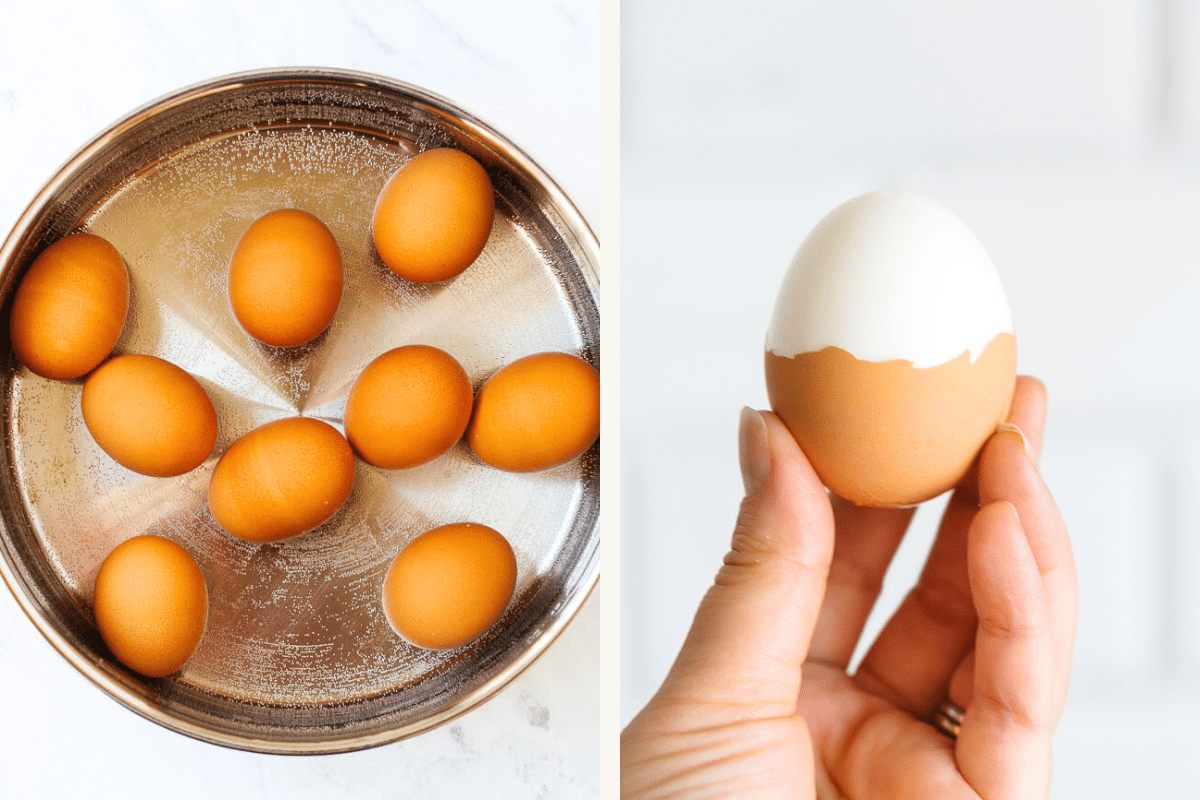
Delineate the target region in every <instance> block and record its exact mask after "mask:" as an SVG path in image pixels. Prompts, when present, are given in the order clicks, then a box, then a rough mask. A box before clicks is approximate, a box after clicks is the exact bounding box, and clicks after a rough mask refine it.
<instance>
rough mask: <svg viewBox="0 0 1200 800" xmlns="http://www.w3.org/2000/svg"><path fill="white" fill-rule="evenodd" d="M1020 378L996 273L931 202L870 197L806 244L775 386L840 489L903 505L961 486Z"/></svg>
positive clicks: (773, 351) (794, 425)
mask: <svg viewBox="0 0 1200 800" xmlns="http://www.w3.org/2000/svg"><path fill="white" fill-rule="evenodd" d="M1015 380H1016V338H1015V335H1014V329H1013V317H1012V312H1011V311H1010V309H1009V305H1008V301H1007V299H1006V297H1005V294H1004V289H1003V287H1002V286H1001V283H1000V278H999V275H998V274H997V272H996V268H995V266H994V265H993V263H992V260H991V258H990V257H989V256H988V254H987V252H986V251H985V250H984V247H983V245H982V244H981V243H980V242H979V240H978V239H977V238H976V237H975V235H974V234H973V233H972V232H971V231H970V230H969V229H968V228H967V227H966V225H964V224H963V223H962V222H961V221H960V220H959V219H958V218H957V217H955V216H954V214H952V213H951V212H950V211H949V210H947V209H946V208H944V207H943V206H941V205H940V204H938V203H937V202H935V201H934V200H931V199H929V198H927V197H924V196H922V195H919V194H915V193H912V192H904V191H877V192H871V193H869V194H865V195H862V196H860V197H857V198H854V199H853V200H850V201H849V202H846V203H844V204H843V205H841V206H838V207H837V208H836V209H834V210H833V211H832V212H830V213H829V215H828V216H826V217H825V218H824V219H823V220H821V221H820V222H819V223H818V224H817V226H816V228H814V229H813V231H812V232H811V233H810V234H809V235H808V237H807V238H806V239H805V240H804V242H803V244H802V245H801V246H800V249H799V251H798V252H797V253H796V256H795V258H794V259H793V260H792V263H791V266H790V267H789V269H788V271H787V273H786V275H785V277H784V279H783V284H782V286H781V288H780V290H779V295H778V298H777V300H776V303H775V311H774V315H773V317H772V320H771V324H770V327H769V329H768V331H767V338H766V382H767V391H768V395H769V397H770V403H771V408H772V409H773V410H774V411H775V412H776V413H777V414H779V416H780V417H781V418H782V419H783V421H784V422H785V423H786V424H787V426H788V428H789V429H790V430H791V432H792V435H793V436H794V437H795V439H796V441H797V442H798V443H799V444H800V446H801V448H802V449H803V451H804V453H805V454H806V455H807V456H808V459H809V461H810V462H811V463H812V466H813V468H814V469H815V470H816V472H817V474H818V476H820V478H821V480H822V481H823V482H824V483H825V485H826V486H827V487H828V488H829V489H830V490H831V491H833V492H834V493H836V494H838V495H840V496H842V497H844V498H846V499H848V500H851V501H853V502H854V503H857V504H859V505H867V506H881V507H895V506H910V505H915V504H917V503H920V502H922V501H924V500H927V499H929V498H931V497H934V496H936V495H938V494H941V493H942V492H944V491H946V490H947V489H949V488H951V487H953V486H954V485H955V484H957V483H958V482H959V481H960V480H961V479H962V478H963V476H964V474H965V473H966V471H967V469H968V467H969V466H970V465H971V463H972V461H973V460H974V459H975V456H976V455H977V454H978V452H979V450H980V448H981V447H982V445H983V443H984V442H985V441H986V440H987V438H988V437H989V436H991V434H992V433H993V432H994V431H995V429H996V426H997V424H998V423H1000V422H1003V421H1004V419H1005V417H1006V416H1007V414H1008V409H1009V406H1010V404H1011V401H1012V392H1013V386H1014V383H1015Z"/></svg>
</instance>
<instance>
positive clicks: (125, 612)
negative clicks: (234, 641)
mask: <svg viewBox="0 0 1200 800" xmlns="http://www.w3.org/2000/svg"><path fill="white" fill-rule="evenodd" d="M92 597H93V600H92V605H93V609H94V611H95V615H96V626H97V627H98V628H99V629H100V636H101V638H103V639H104V643H105V644H106V645H108V649H109V650H111V651H112V654H113V655H114V656H116V658H117V660H118V661H120V662H121V663H122V664H124V665H125V666H127V667H129V668H130V669H132V670H133V671H134V672H138V673H141V674H142V675H146V676H149V677H151V678H161V677H164V676H166V675H170V674H171V673H172V672H175V671H177V670H179V669H180V668H181V667H182V666H183V665H184V664H185V663H187V660H188V659H189V658H191V656H192V653H193V652H195V650H196V647H197V646H198V645H199V644H200V639H201V638H202V637H203V636H204V627H205V625H206V624H207V621H208V587H207V586H206V584H205V582H204V574H203V573H202V572H201V571H200V567H199V565H198V564H196V560H195V559H194V558H192V556H191V554H190V553H188V551H187V550H185V549H184V548H183V547H181V546H180V545H178V544H176V543H175V542H173V541H171V540H170V539H167V538H165V537H162V536H154V535H144V536H135V537H134V538H132V539H128V540H126V541H124V542H122V543H121V544H119V545H117V547H116V548H115V549H114V550H113V551H112V552H111V553H109V555H108V557H107V558H105V559H104V563H103V564H101V565H100V572H99V573H98V574H97V575H96V583H95V588H94V591H93V594H92Z"/></svg>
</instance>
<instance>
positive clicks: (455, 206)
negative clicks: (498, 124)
mask: <svg viewBox="0 0 1200 800" xmlns="http://www.w3.org/2000/svg"><path fill="white" fill-rule="evenodd" d="M495 206H496V198H495V193H494V192H493V191H492V182H491V180H490V179H489V178H488V175H487V172H485V171H484V169H483V167H482V166H480V164H479V162H478V161H476V160H475V159H473V158H471V157H470V156H469V155H467V154H466V153H464V152H462V151H460V150H451V149H448V148H439V149H436V150H426V151H425V152H423V153H419V154H417V155H415V156H413V157H412V158H410V159H409V160H408V161H406V162H405V163H404V165H403V166H402V167H401V168H400V169H399V170H398V171H397V172H396V174H395V175H393V176H392V177H391V179H390V180H389V181H388V182H387V185H385V186H384V187H383V191H382V192H381V193H380V194H379V201H378V202H377V203H376V205H375V214H374V216H373V217H372V219H371V233H372V235H373V236H374V239H375V249H376V250H377V251H379V257H380V258H381V259H382V260H383V263H384V264H386V265H387V266H388V268H389V269H391V270H392V272H395V273H396V274H397V275H399V276H400V277H401V278H405V279H406V280H410V281H415V282H417V283H437V282H438V281H444V280H449V279H450V278H453V277H454V276H455V275H457V274H459V273H460V272H462V271H463V270H464V269H466V268H467V267H469V266H471V263H472V262H474V261H475V259H476V258H478V257H479V254H480V253H481V252H483V247H484V245H486V244H487V240H488V235H489V234H490V233H491V230H492V215H493V213H494V212H495Z"/></svg>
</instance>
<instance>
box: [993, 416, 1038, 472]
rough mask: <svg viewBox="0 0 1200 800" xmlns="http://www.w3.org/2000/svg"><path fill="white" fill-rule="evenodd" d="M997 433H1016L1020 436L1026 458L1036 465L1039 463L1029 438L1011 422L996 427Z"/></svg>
mask: <svg viewBox="0 0 1200 800" xmlns="http://www.w3.org/2000/svg"><path fill="white" fill-rule="evenodd" d="M996 433H1015V434H1016V435H1017V436H1020V437H1021V446H1022V447H1024V448H1025V455H1026V457H1027V458H1028V459H1029V460H1030V461H1032V462H1034V463H1035V464H1036V463H1037V455H1036V454H1035V453H1034V452H1033V447H1032V446H1031V445H1030V444H1029V437H1027V436H1026V435H1025V431H1023V430H1021V429H1020V428H1018V427H1017V426H1016V425H1013V424H1012V423H1011V422H1001V423H1000V424H999V425H997V426H996Z"/></svg>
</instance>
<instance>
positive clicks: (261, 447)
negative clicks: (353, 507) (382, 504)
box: [208, 417, 354, 542]
mask: <svg viewBox="0 0 1200 800" xmlns="http://www.w3.org/2000/svg"><path fill="white" fill-rule="evenodd" d="M353 486H354V453H353V452H352V451H351V449H350V445H349V443H348V442H347V441H346V438H345V437H344V436H342V434H341V433H339V432H338V430H337V429H336V428H334V427H333V426H332V425H329V424H328V423H325V422H322V421H320V420H317V419H312V418H311V417H288V418H286V419H281V420H277V421H275V422H270V423H267V424H266V425H263V426H261V427H259V428H255V429H254V430H252V431H250V433H248V434H246V435H245V436H243V437H242V438H241V439H238V440H237V441H236V442H234V443H233V444H232V445H230V446H229V449H228V450H226V451H225V453H224V455H222V456H221V459H220V460H219V461H218V462H217V466H216V467H215V468H214V469H213V474H212V479H211V480H210V481H209V485H208V507H209V511H210V512H211V513H212V516H213V519H214V520H215V521H216V523H217V524H218V525H220V526H221V527H222V528H223V529H225V530H226V531H227V532H228V533H231V534H232V535H234V536H236V537H238V538H239V539H245V540H247V541H251V542H274V541H279V540H280V539H287V538H289V537H292V536H297V535H299V534H301V533H304V532H305V531H308V530H311V529H312V528H315V527H317V526H318V525H320V524H321V523H323V522H325V521H326V520H328V519H329V518H330V517H332V516H333V515H334V514H335V513H337V511H338V509H339V508H341V507H342V504H343V503H345V502H346V499H347V498H348V497H349V496H350V490H351V488H352V487H353Z"/></svg>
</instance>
